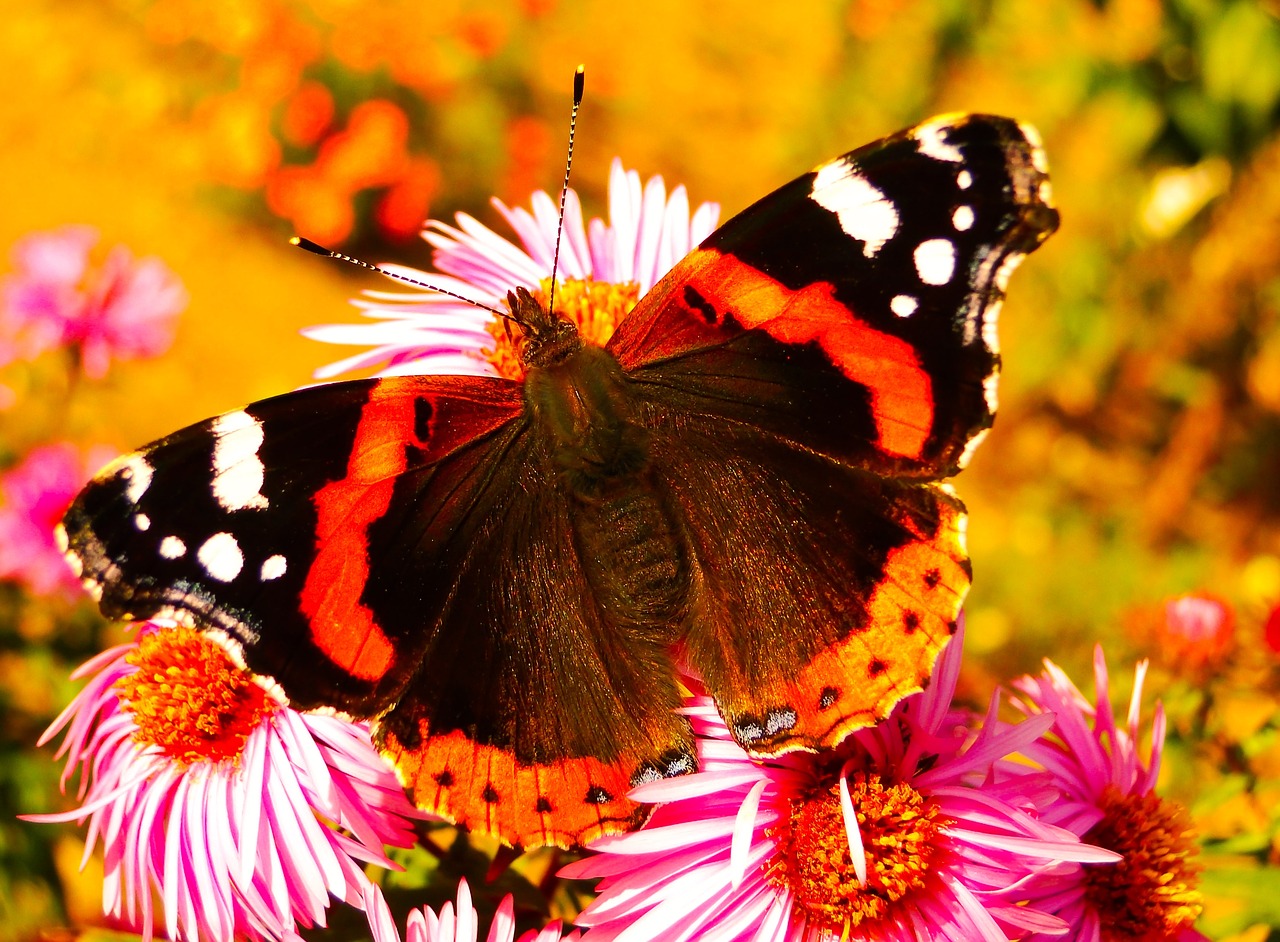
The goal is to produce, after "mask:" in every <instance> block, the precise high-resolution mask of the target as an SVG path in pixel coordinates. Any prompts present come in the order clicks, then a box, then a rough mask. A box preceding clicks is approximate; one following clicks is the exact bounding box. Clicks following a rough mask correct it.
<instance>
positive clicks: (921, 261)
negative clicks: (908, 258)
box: [914, 239, 956, 285]
mask: <svg viewBox="0 0 1280 942" xmlns="http://www.w3.org/2000/svg"><path fill="white" fill-rule="evenodd" d="M914 257H915V262H916V273H917V274H918V275H919V276H920V280H921V281H923V282H924V283H925V284H927V285H945V284H946V283H947V282H948V281H950V280H951V276H952V275H953V274H955V270H956V247H955V246H954V245H953V244H952V243H951V241H950V240H949V239H928V240H926V241H924V242H921V243H920V244H919V245H917V246H916V251H915V256H914Z"/></svg>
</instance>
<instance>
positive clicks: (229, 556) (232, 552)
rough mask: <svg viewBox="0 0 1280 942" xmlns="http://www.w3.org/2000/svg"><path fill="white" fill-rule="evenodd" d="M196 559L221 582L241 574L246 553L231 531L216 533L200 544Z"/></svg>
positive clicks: (210, 574)
mask: <svg viewBox="0 0 1280 942" xmlns="http://www.w3.org/2000/svg"><path fill="white" fill-rule="evenodd" d="M196 559H198V560H200V565H201V566H203V567H204V571H205V572H207V573H208V574H209V576H210V577H211V578H213V579H217V580H218V581H219V582H230V581H231V580H232V579H234V578H235V577H236V576H238V575H240V570H241V569H242V568H243V567H244V553H242V552H240V544H239V543H237V542H236V538H235V537H234V536H232V535H231V534H230V533H215V534H214V535H213V536H211V537H209V539H207V540H205V541H204V542H203V543H201V544H200V548H199V549H198V550H196Z"/></svg>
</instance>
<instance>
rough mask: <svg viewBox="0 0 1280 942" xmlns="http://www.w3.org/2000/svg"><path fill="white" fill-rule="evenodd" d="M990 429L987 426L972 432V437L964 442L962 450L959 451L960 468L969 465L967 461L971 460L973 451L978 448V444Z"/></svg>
mask: <svg viewBox="0 0 1280 942" xmlns="http://www.w3.org/2000/svg"><path fill="white" fill-rule="evenodd" d="M990 431H991V429H989V428H984V429H981V430H979V431H978V432H977V433H975V434H974V436H973V438H971V439H969V441H968V442H966V443H965V446H964V451H962V452H961V453H960V467H961V468H967V467H969V462H970V461H972V460H973V453H974V452H975V451H977V450H978V446H979V445H981V444H982V442H983V440H984V439H986V437H987V433H989V432H990Z"/></svg>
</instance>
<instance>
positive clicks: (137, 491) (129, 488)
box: [102, 453, 154, 504]
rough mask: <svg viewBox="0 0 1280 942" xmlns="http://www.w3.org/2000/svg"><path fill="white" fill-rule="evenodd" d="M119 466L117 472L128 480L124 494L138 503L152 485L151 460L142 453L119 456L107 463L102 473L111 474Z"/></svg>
mask: <svg viewBox="0 0 1280 942" xmlns="http://www.w3.org/2000/svg"><path fill="white" fill-rule="evenodd" d="M117 468H118V469H119V470H118V471H116V473H117V474H119V475H120V477H121V478H123V479H124V480H125V482H127V483H126V484H125V489H124V496H125V497H127V498H129V502H130V503H132V504H136V503H137V502H138V501H139V500H141V499H142V495H143V494H145V493H146V492H147V488H148V487H150V486H151V475H152V474H153V473H154V469H153V468H152V467H151V462H149V461H148V460H147V459H146V458H144V457H143V456H142V455H140V454H136V453H135V454H132V455H125V456H124V457H123V458H117V459H116V461H115V462H114V463H113V464H110V465H107V467H105V468H104V469H103V470H102V474H103V475H106V474H110V473H111V472H112V471H113V470H115V469H117Z"/></svg>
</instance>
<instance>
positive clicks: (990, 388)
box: [982, 370, 1000, 415]
mask: <svg viewBox="0 0 1280 942" xmlns="http://www.w3.org/2000/svg"><path fill="white" fill-rule="evenodd" d="M999 386H1000V374H999V373H997V372H995V371H994V370H993V371H992V372H991V375H989V376H988V377H987V378H986V379H984V380H983V381H982V398H983V399H985V400H986V401H987V411H989V412H990V413H991V414H992V415H995V412H996V408H997V407H998V406H999V405H1000V390H999Z"/></svg>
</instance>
